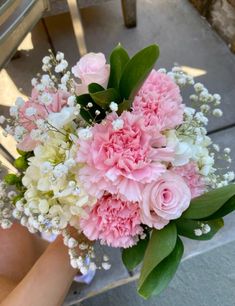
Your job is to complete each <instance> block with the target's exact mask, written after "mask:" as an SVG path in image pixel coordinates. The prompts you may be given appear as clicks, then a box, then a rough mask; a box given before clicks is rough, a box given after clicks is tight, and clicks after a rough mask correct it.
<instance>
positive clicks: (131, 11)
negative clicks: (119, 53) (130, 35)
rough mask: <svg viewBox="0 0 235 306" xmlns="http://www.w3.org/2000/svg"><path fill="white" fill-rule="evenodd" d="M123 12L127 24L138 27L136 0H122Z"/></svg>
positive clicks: (127, 25)
mask: <svg viewBox="0 0 235 306" xmlns="http://www.w3.org/2000/svg"><path fill="white" fill-rule="evenodd" d="M122 13H123V18H124V23H125V26H126V27H127V28H133V27H136V23H137V21H136V0H122Z"/></svg>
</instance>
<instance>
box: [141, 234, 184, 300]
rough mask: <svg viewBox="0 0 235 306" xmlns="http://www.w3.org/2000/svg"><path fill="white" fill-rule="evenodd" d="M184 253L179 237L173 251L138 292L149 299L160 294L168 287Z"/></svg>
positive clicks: (153, 271)
mask: <svg viewBox="0 0 235 306" xmlns="http://www.w3.org/2000/svg"><path fill="white" fill-rule="evenodd" d="M160 251H161V250H160ZM183 253H184V246H183V243H182V241H181V239H180V238H179V237H178V238H177V242H176V244H175V247H174V249H173V251H172V252H171V253H170V254H169V255H168V256H167V257H165V258H164V259H163V260H162V261H161V262H160V263H159V265H157V266H156V267H155V268H154V269H153V270H152V272H151V273H150V274H149V275H148V277H147V279H146V280H145V282H144V283H143V284H142V285H141V286H140V287H139V288H138V293H139V294H140V295H141V296H142V297H143V298H145V299H148V298H149V297H151V295H158V294H160V293H161V292H162V291H163V290H164V289H166V287H167V286H168V284H169V282H170V281H171V280H172V278H173V277H174V275H175V273H176V271H177V268H178V266H179V264H180V261H181V258H182V256H183Z"/></svg>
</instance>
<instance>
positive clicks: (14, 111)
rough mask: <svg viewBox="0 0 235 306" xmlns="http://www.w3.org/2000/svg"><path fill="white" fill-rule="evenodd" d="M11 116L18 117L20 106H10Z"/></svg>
mask: <svg viewBox="0 0 235 306" xmlns="http://www.w3.org/2000/svg"><path fill="white" fill-rule="evenodd" d="M10 116H11V117H17V116H18V107H17V106H15V105H13V106H11V107H10Z"/></svg>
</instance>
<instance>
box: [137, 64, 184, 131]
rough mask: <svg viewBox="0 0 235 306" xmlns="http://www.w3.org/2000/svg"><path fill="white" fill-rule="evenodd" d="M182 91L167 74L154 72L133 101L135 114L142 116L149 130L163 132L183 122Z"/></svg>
mask: <svg viewBox="0 0 235 306" xmlns="http://www.w3.org/2000/svg"><path fill="white" fill-rule="evenodd" d="M183 112H184V105H183V104H182V97H181V95H180V89H179V87H178V86H177V85H176V84H175V82H174V81H173V80H172V79H171V78H170V77H169V76H168V75H167V74H165V73H161V72H158V71H156V70H152V72H151V73H150V75H149V76H148V78H147V79H146V81H145V82H144V84H143V86H142V87H141V88H140V90H139V92H138V93H137V95H136V96H135V99H134V101H133V113H134V114H141V115H142V116H143V117H144V119H145V125H146V127H148V128H153V129H157V130H158V131H163V130H166V129H173V128H175V127H176V126H177V125H179V124H181V123H182V122H183Z"/></svg>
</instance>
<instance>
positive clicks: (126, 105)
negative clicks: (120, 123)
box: [118, 100, 131, 115]
mask: <svg viewBox="0 0 235 306" xmlns="http://www.w3.org/2000/svg"><path fill="white" fill-rule="evenodd" d="M130 108H131V101H130V100H123V101H122V103H120V104H119V105H118V115H121V113H122V112H124V111H125V110H129V109H130Z"/></svg>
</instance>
